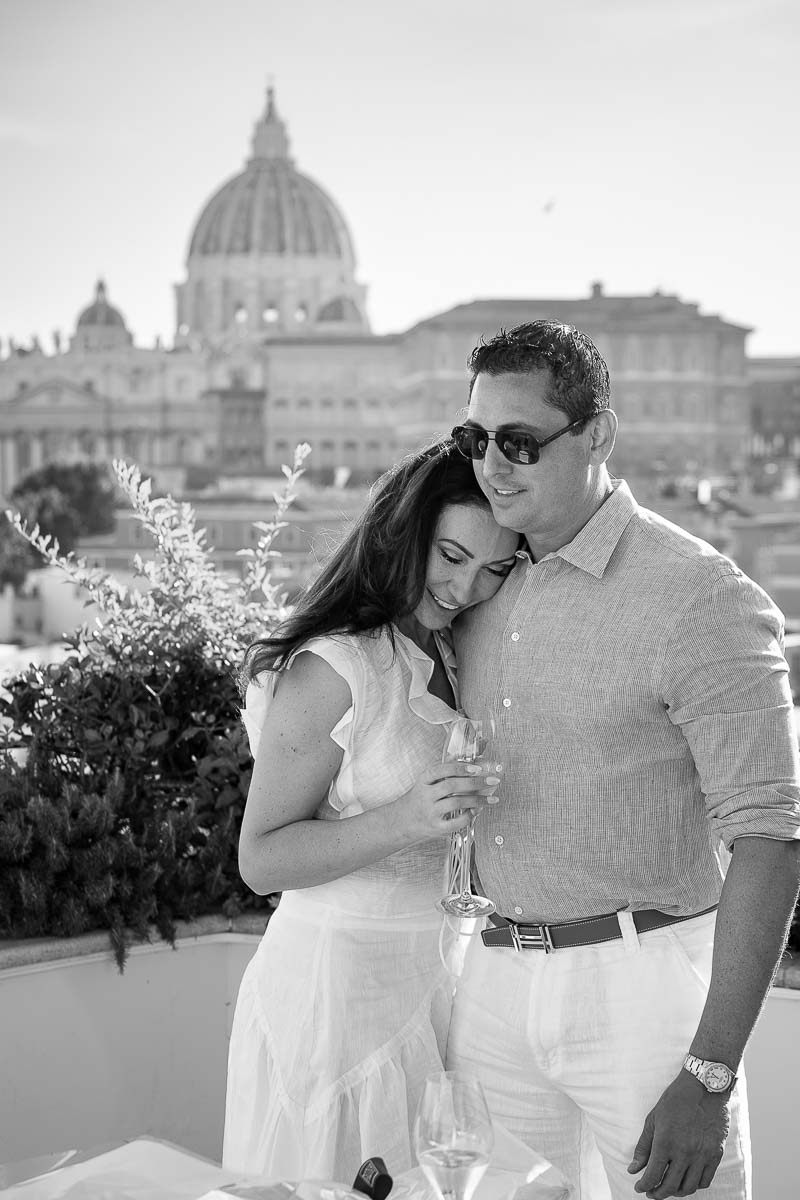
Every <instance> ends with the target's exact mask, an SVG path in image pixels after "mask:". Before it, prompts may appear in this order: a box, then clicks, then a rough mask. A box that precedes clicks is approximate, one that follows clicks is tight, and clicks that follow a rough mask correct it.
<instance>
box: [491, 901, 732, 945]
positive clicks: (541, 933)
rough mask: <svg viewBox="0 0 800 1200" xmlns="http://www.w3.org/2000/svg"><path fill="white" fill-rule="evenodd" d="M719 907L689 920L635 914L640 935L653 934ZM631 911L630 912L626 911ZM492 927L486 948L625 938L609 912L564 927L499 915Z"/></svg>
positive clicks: (641, 912)
mask: <svg viewBox="0 0 800 1200" xmlns="http://www.w3.org/2000/svg"><path fill="white" fill-rule="evenodd" d="M716 907H717V906H716V904H712V905H711V907H710V908H704V909H703V911H702V912H697V913H689V915H688V916H686V917H675V916H671V915H670V914H669V913H664V912H659V910H658V909H657V908H640V909H637V910H636V911H635V912H632V913H631V916H632V917H633V925H634V928H635V929H636V932H637V933H649V932H650V930H652V929H661V928H663V926H664V925H677V924H678V923H679V922H680V921H691V920H693V919H694V917H704V916H705V915H706V913H710V912H713V911H714V909H715V908H716ZM623 911H627V910H623ZM489 922H490V927H489V928H488V929H484V930H482V931H481V937H482V938H483V944H484V946H504V947H506V949H510V950H544V952H545V954H550V952H551V951H552V950H570V949H573V948H574V947H575V946H596V945H598V944H599V943H600V942H613V941H615V940H616V939H618V938H621V937H622V930H621V929H620V925H619V919H618V914H617V913H606V914H605V916H602V917H587V918H586V919H585V920H583V921H567V922H566V923H565V924H563V925H518V924H517V923H516V921H509V920H507V919H506V918H505V917H501V916H498V915H497V914H494V915H492V916H491V917H489Z"/></svg>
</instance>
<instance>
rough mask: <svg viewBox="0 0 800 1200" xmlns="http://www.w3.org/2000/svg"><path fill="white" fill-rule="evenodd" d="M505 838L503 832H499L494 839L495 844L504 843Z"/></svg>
mask: <svg viewBox="0 0 800 1200" xmlns="http://www.w3.org/2000/svg"><path fill="white" fill-rule="evenodd" d="M503 840H504V839H503V835H502V833H498V835H497V837H496V838H495V839H494V842H495V845H496V846H502V844H503Z"/></svg>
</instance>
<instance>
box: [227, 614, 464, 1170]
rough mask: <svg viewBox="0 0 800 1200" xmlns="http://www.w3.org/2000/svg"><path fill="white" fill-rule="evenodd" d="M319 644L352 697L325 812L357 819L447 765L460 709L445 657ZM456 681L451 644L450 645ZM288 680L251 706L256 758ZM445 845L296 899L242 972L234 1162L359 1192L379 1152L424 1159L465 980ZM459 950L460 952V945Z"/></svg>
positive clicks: (348, 640) (389, 1159)
mask: <svg viewBox="0 0 800 1200" xmlns="http://www.w3.org/2000/svg"><path fill="white" fill-rule="evenodd" d="M395 645H396V655H393V651H392V646H391V643H390V641H389V637H388V634H387V633H386V631H382V632H380V633H379V634H376V635H361V636H358V637H356V636H345V635H341V636H339V635H337V636H330V637H322V638H318V639H314V640H313V641H311V642H309V643H307V644H306V646H305V647H304V649H305V650H309V651H312V652H313V653H314V654H317V655H319V656H320V657H321V658H323V659H324V660H325V661H326V662H328V663H330V665H331V666H332V667H333V668H334V670H336V671H337V672H338V673H339V674H340V675H341V676H342V678H343V679H345V680H346V682H347V683H348V685H349V687H350V692H351V695H352V698H353V703H352V705H351V707H350V708H349V709H348V711H347V712H346V713H345V715H344V717H343V718H342V720H341V721H340V722H339V723H338V724H337V725H336V727H335V728H334V729H333V731H332V732H331V737H332V738H333V740H334V742H336V744H337V745H338V746H341V747H342V750H343V751H344V756H343V759H342V763H341V767H340V769H339V772H338V774H337V775H336V777H335V779H334V780H333V783H332V784H331V787H330V791H329V794H328V796H327V798H326V800H325V802H324V803H323V805H322V806H321V807H320V809H319V811H318V812H317V813H316V814H315V816H317V817H318V818H320V819H323V820H344V819H346V818H348V817H350V816H353V815H355V814H356V813H360V812H363V811H365V810H367V809H371V808H376V807H378V806H379V805H382V804H386V803H388V802H389V801H391V800H394V799H396V798H397V797H398V796H401V795H403V794H404V793H405V792H407V791H408V790H409V788H410V787H411V786H412V784H413V783H414V781H415V780H416V779H417V778H418V776H419V774H420V772H421V771H422V770H423V769H425V768H426V767H427V766H429V765H431V763H434V762H437V761H439V760H440V759H441V754H442V749H443V746H444V743H445V733H446V727H447V723H448V722H449V721H452V720H453V718H454V716H455V712H454V710H453V709H452V708H450V707H449V706H448V705H447V704H445V703H444V702H443V701H442V700H439V699H438V698H437V697H435V696H433V695H431V694H430V693H429V692H428V690H427V685H428V681H429V679H430V677H431V674H432V672H433V663H432V661H431V659H430V658H429V657H428V655H427V654H425V653H424V652H423V651H421V650H420V649H419V648H418V647H417V646H416V645H415V643H414V642H412V641H411V640H410V639H408V638H406V637H405V636H404V635H403V634H401V633H399V631H395ZM439 647H440V652H441V653H442V657H443V659H444V661H445V665H446V667H447V669H448V675H449V676H450V679H451V682H454V678H455V677H454V660H453V657H452V651H451V650H450V649H449V647H447V646H446V645H445V644H444V643H443V642H442V641H441V640H439ZM274 680H275V676H274V675H268V676H267V677H266V681H265V685H264V686H263V687H262V686H258V685H254V684H251V685H250V687H249V689H248V692H247V698H246V708H245V711H244V714H243V715H244V720H245V725H246V728H247V731H248V734H249V737H250V744H251V749H252V751H253V753H254V754H255V752H256V748H257V745H258V739H259V736H260V732H261V728H262V726H263V721H264V716H265V713H266V710H267V706H268V704H269V702H270V699H271V694H272V688H273V686H274ZM446 854H447V842H446V840H445V839H444V838H443V839H441V840H438V841H431V842H426V843H423V844H420V845H418V846H415V847H413V848H411V849H408V850H404V851H401V852H400V853H397V854H393V855H390V856H389V857H388V858H385V859H382V860H381V861H380V862H377V863H375V864H374V865H372V866H369V867H364V868H362V869H360V870H358V871H355V872H353V873H352V874H350V875H346V876H344V877H343V878H341V879H337V880H334V881H333V882H330V883H325V884H320V885H318V886H316V887H310V888H305V889H302V890H299V891H289V892H284V894H283V897H282V899H281V901H280V904H279V906H278V908H277V910H276V912H275V913H274V914H273V916H272V918H271V919H270V922H269V925H268V927H267V930H266V933H265V934H264V937H263V939H262V941H261V942H260V944H259V948H258V950H257V951H256V954H255V956H254V958H253V959H252V960H251V962H250V964H249V965H248V967H247V968H246V970H245V974H244V977H243V979H242V984H241V988H240V991H239V997H238V1001H237V1005H236V1011H235V1015H234V1020H233V1029H232V1033H231V1041H230V1051H229V1060H228V1087H227V1101H226V1113H225V1138H224V1147H223V1163H224V1165H225V1167H226V1168H229V1169H231V1170H234V1171H237V1172H239V1173H242V1174H253V1175H261V1176H266V1177H268V1178H271V1179H287V1180H296V1179H328V1180H337V1181H339V1182H342V1183H347V1184H349V1183H351V1182H352V1180H353V1178H354V1177H355V1173H356V1171H357V1170H358V1167H359V1165H360V1163H362V1162H363V1161H364V1159H366V1158H368V1157H370V1156H371V1155H375V1154H378V1155H380V1156H381V1157H382V1158H384V1160H385V1161H386V1163H387V1166H388V1168H389V1171H390V1173H391V1174H393V1175H397V1174H399V1173H400V1172H401V1171H405V1170H408V1169H409V1168H411V1167H412V1166H413V1165H414V1156H413V1153H412V1149H411V1144H410V1134H411V1123H412V1122H413V1118H414V1112H415V1109H416V1105H417V1101H418V1098H419V1095H420V1092H421V1085H422V1081H423V1080H424V1078H425V1076H426V1075H428V1074H429V1073H430V1072H431V1071H436V1070H441V1069H442V1063H443V1061H444V1053H445V1041H446V1037H447V1028H448V1024H449V1018H450V1004H451V999H452V979H451V977H450V975H449V974H448V972H447V970H446V969H445V967H444V966H443V963H442V957H441V955H440V939H441V940H445V939H449V938H450V937H451V936H452V935H451V934H450V932H449V931H447V930H445V929H444V926H443V919H442V916H441V914H440V913H439V912H438V910H437V907H436V902H437V900H438V899H439V898H440V897H441V896H442V895H443V889H444V886H445V859H446ZM446 950H447V948H446V947H445V952H446Z"/></svg>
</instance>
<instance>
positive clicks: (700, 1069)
mask: <svg viewBox="0 0 800 1200" xmlns="http://www.w3.org/2000/svg"><path fill="white" fill-rule="evenodd" d="M683 1066H684V1069H685V1070H686V1071H689V1073H690V1074H691V1075H694V1076H695V1078H696V1079H699V1080H700V1082H701V1083H702V1085H703V1087H704V1088H705V1089H706V1091H707V1092H713V1093H714V1094H715V1095H720V1094H721V1093H722V1092H728V1091H730V1089H731V1088H732V1087H733V1085H734V1084H735V1083H736V1076H735V1074H734V1073H733V1071H732V1070H731V1069H730V1067H729V1066H727V1065H726V1064H725V1063H721V1062H711V1061H710V1060H709V1059H707V1058H698V1057H697V1056H696V1055H694V1054H687V1055H686V1058H685V1059H684V1060H683Z"/></svg>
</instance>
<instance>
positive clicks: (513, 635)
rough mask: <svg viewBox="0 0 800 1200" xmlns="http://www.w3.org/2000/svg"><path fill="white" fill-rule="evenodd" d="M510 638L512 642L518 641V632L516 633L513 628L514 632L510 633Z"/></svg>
mask: <svg viewBox="0 0 800 1200" xmlns="http://www.w3.org/2000/svg"><path fill="white" fill-rule="evenodd" d="M511 640H512V642H518V641H519V634H518V633H517V631H516V630H514V632H513V633H512V635H511Z"/></svg>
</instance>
